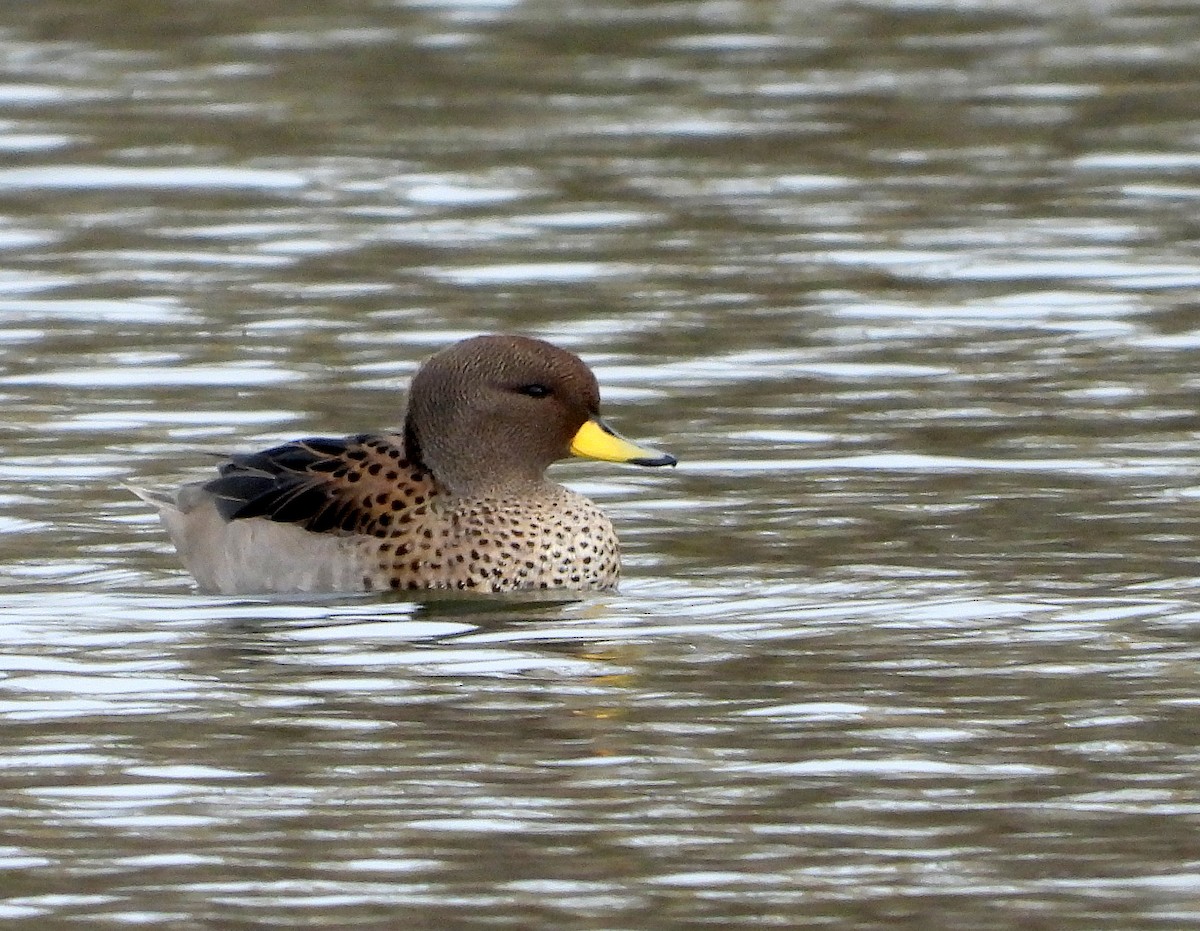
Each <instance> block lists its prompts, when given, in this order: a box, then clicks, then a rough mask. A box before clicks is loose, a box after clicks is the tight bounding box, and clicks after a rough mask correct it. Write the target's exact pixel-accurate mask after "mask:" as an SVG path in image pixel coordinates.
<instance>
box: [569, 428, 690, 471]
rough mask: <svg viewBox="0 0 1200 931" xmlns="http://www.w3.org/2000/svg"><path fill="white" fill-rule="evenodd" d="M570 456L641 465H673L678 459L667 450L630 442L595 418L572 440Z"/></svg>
mask: <svg viewBox="0 0 1200 931" xmlns="http://www.w3.org/2000/svg"><path fill="white" fill-rule="evenodd" d="M571 455H572V456H579V457H580V458H582V459H600V460H602V461H603V462H626V463H629V464H630V465H639V466H668V465H671V466H673V465H675V463H676V462H678V461H679V460H677V459H676V458H675V457H674V456H672V455H669V454H668V453H664V452H659V451H658V450H657V449H650V448H649V447H646V446H638V445H637V444H636V443H631V442H629V440H627V439H625V437H623V436H619V435H618V434H617V433H616V431H614V430H613V429H612V428H611V427H610V426H608V424H606V423H605V422H604V421H602V420H600V419H599V418H596V417H593V418H592V419H591V420H588V421H587V422H585V423H584V425H583V426H582V427H580V428H579V432H578V433H576V434H575V438H574V439H573V440H571Z"/></svg>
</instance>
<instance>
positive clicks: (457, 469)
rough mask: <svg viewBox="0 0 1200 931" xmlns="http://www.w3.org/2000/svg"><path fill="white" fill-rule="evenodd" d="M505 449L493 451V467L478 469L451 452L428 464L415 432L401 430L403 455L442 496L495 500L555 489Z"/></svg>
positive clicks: (475, 463)
mask: <svg viewBox="0 0 1200 931" xmlns="http://www.w3.org/2000/svg"><path fill="white" fill-rule="evenodd" d="M505 452H506V451H505V450H494V451H493V453H494V454H495V457H494V460H493V463H492V465H493V468H483V469H481V468H480V467H479V463H478V462H469V461H468V460H467V459H466V457H465V456H464V455H461V454H458V455H456V454H455V453H454V452H453V451H452V450H446V451H444V452H443V453H442V454H441V456H440V457H438V456H435V457H433V458H434V461H430V456H429V455H427V454H426V452H425V450H424V449H423V448H422V446H421V441H420V439H419V438H418V436H417V431H416V430H414V429H413V428H412V426H411V425H410V424H405V427H404V453H405V456H406V457H407V459H408V461H409V462H411V463H412V464H413V465H414V466H417V467H419V468H420V469H421V471H423V472H426V473H428V474H429V475H431V476H432V477H433V479H434V481H435V482H436V483H437V486H438V489H439V491H440V492H441V493H442V494H445V495H446V496H447V497H450V498H457V499H485V498H490V499H495V498H506V497H512V496H517V497H520V496H524V495H531V494H533V495H536V494H538V493H544V492H545V490H546V489H547V488H555V487H557V486H556V485H555V483H554V482H551V481H549V480H548V479H547V478H546V476H545V474H544V473H542V472H540V471H538V470H536V469H533V468H530V467H528V464H526V463H522V462H520V461H516V462H511V461H509V457H508V456H506V455H505Z"/></svg>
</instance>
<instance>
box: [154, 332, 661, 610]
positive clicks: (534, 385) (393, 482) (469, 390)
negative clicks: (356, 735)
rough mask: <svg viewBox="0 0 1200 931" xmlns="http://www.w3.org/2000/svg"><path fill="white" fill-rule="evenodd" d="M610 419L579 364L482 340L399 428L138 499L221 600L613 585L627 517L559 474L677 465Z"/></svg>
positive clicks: (426, 384) (446, 369)
mask: <svg viewBox="0 0 1200 931" xmlns="http://www.w3.org/2000/svg"><path fill="white" fill-rule="evenodd" d="M599 409H600V391H599V387H598V386H597V383H596V377H595V375H593V374H592V372H591V370H590V369H589V368H588V367H587V366H586V365H585V364H584V363H583V361H582V360H581V359H580V358H579V357H578V356H576V355H574V354H573V353H570V352H567V351H566V350H563V349H559V348H558V347H556V346H552V345H551V344H549V343H546V342H543V341H542V340H538V339H531V338H528V337H521V336H478V337H475V338H473V339H468V340H464V341H462V342H460V343H456V344H455V345H453V346H450V347H449V348H447V349H444V350H442V351H441V352H439V353H437V354H436V355H434V356H432V357H431V358H430V359H428V360H427V361H426V362H425V364H424V365H422V366H421V368H420V370H419V371H418V372H417V374H416V376H415V377H414V378H413V381H412V385H411V386H410V389H409V396H408V411H407V414H406V417H405V423H404V426H403V428H402V429H401V430H399V431H397V432H395V433H367V434H360V435H358V436H351V437H345V438H337V439H330V438H317V439H305V440H296V441H295V442H292V443H285V444H283V445H282V446H276V447H274V448H273V449H268V450H265V451H263V452H257V453H248V454H239V455H234V456H230V457H229V458H228V459H227V460H225V461H224V462H223V463H222V464H221V465H220V466H219V473H220V474H219V476H218V477H217V478H214V479H212V480H210V481H207V482H199V483H194V484H190V485H185V486H183V487H182V488H180V489H178V490H176V491H174V492H171V493H160V492H153V491H146V490H144V489H136V488H135V489H133V491H134V492H135V493H136V494H138V495H140V496H141V497H142V498H144V499H145V500H147V501H149V502H150V503H151V504H153V505H154V506H155V507H156V508H158V511H159V515H160V517H161V518H162V520H163V523H164V524H165V525H166V528H167V532H168V534H170V537H171V539H172V541H173V542H174V543H175V547H176V549H177V550H178V551H179V555H180V556H181V557H182V559H183V562H184V564H185V565H186V566H187V567H188V569H189V570H191V572H192V574H193V575H194V576H195V577H196V580H197V582H198V583H199V585H200V587H201V588H202V589H204V590H206V591H212V592H220V593H224V594H251V593H264V592H350V591H385V590H396V589H406V590H461V591H468V592H496V593H498V592H543V591H545V592H549V591H571V592H578V591H604V590H611V589H614V588H615V587H616V584H617V580H618V577H619V575H620V557H619V554H618V551H617V537H616V533H615V532H614V531H613V526H612V522H611V521H610V520H609V519H608V517H606V516H605V514H604V512H603V511H601V510H600V509H599V508H598V507H597V506H596V505H595V504H593V503H592V502H591V501H589V500H588V499H587V498H585V497H583V496H582V495H579V494H576V493H575V492H572V491H568V490H567V489H566V488H564V487H562V486H561V485H558V484H555V483H554V482H551V481H549V480H547V478H546V476H545V471H546V468H547V467H548V466H549V465H550V464H551V463H553V462H555V461H557V460H559V459H564V458H566V457H567V456H570V455H574V456H582V457H584V458H588V459H601V460H605V461H608V462H626V463H631V464H633V465H640V466H662V465H674V464H675V458H674V457H673V456H669V455H667V454H665V453H661V452H658V451H656V450H653V449H647V448H645V447H642V446H637V445H635V444H633V443H631V442H629V441H628V440H625V439H623V438H621V437H620V436H618V435H617V434H616V433H614V432H613V431H612V430H611V429H609V427H607V426H606V425H605V424H604V422H603V421H601V420H600V419H599Z"/></svg>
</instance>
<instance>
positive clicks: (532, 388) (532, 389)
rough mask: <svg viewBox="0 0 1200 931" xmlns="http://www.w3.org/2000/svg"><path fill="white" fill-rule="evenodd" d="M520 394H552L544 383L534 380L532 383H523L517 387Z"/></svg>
mask: <svg viewBox="0 0 1200 931" xmlns="http://www.w3.org/2000/svg"><path fill="white" fill-rule="evenodd" d="M517 393H518V394H527V395H529V397H531V398H544V397H546V396H548V395H549V394H550V389H549V388H547V387H546V386H545V385H543V384H539V383H538V382H534V383H533V384H531V385H522V386H521V387H520V388H518V389H517Z"/></svg>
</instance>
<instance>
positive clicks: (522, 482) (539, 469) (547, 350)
mask: <svg viewBox="0 0 1200 931" xmlns="http://www.w3.org/2000/svg"><path fill="white" fill-rule="evenodd" d="M599 413H600V388H599V386H598V385H597V384H596V376H595V375H593V374H592V371H591V369H589V368H588V367H587V366H586V365H585V364H584V363H583V360H581V359H580V358H579V357H578V356H577V355H575V354H574V353H571V352H567V351H566V350H565V349H559V348H558V347H557V346H552V345H551V344H550V343H547V342H544V341H542V340H540V339H531V338H529V337H526V336H476V337H474V338H473V339H467V340H463V341H462V342H460V343H455V344H454V345H453V346H450V347H448V348H447V349H443V350H442V351H441V352H439V353H437V354H436V355H434V356H432V357H431V358H430V359H428V360H427V361H426V362H425V364H424V365H422V366H421V368H420V370H419V371H418V372H417V374H416V376H415V377H414V378H413V381H412V386H411V387H410V389H409V397H408V417H407V422H406V424H405V433H406V436H407V438H408V443H409V446H410V449H409V453H410V455H414V456H417V457H419V458H420V460H421V461H422V462H424V464H425V466H426V467H427V468H428V469H429V470H430V471H431V472H432V473H433V475H434V476H435V477H436V478H437V479H438V481H440V482H441V483H442V484H443V485H445V486H446V487H447V489H448V490H449V491H450V492H451V493H452V494H456V495H480V494H484V493H487V492H491V491H498V490H501V489H504V488H510V487H519V486H528V485H533V484H538V483H540V482H541V481H543V475H544V473H545V471H546V468H547V466H549V465H550V464H551V463H552V462H556V461H557V460H559V459H565V458H566V457H567V456H570V455H579V456H585V457H588V458H595V459H606V460H610V461H616V462H630V463H633V464H636V465H674V464H675V459H674V457H672V456H667V455H664V454H662V453H659V452H656V451H655V450H651V449H645V448H643V447H638V446H635V445H634V444H632V443H629V442H628V441H626V440H622V439H621V438H620V437H618V436H616V434H614V433H613V432H612V431H611V430H609V429H608V428H607V427H605V426H604V425H603V423H602V422H601V421H600V420H599Z"/></svg>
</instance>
